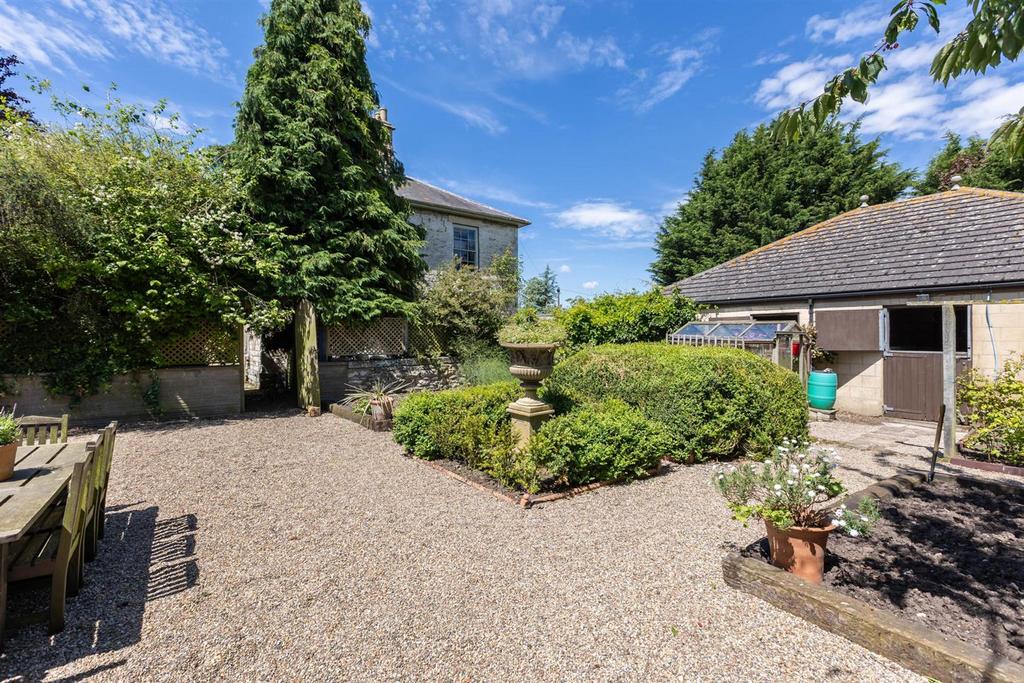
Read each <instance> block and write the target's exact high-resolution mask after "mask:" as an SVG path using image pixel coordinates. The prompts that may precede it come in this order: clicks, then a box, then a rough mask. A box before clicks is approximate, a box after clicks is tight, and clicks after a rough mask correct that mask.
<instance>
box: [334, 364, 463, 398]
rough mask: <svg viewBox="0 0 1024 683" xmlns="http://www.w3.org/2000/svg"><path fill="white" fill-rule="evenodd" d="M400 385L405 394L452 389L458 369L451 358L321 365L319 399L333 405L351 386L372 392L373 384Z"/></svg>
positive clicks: (349, 390) (456, 380) (456, 381)
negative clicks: (379, 382)
mask: <svg viewBox="0 0 1024 683" xmlns="http://www.w3.org/2000/svg"><path fill="white" fill-rule="evenodd" d="M378 380H380V381H382V382H385V383H390V382H396V381H401V382H405V383H406V384H408V387H407V388H406V389H405V391H419V390H440V389H450V388H452V387H455V386H457V385H458V382H459V370H458V366H457V365H456V364H455V363H454V362H453V361H452V360H451V359H450V358H436V359H429V360H425V359H419V358H381V359H371V360H348V361H330V362H325V361H321V362H320V396H321V398H322V400H323V401H325V402H326V403H334V402H336V401H338V400H340V399H342V398H344V396H345V394H346V393H350V392H351V389H350V388H349V385H351V386H356V387H360V388H369V387H370V386H371V385H372V384H373V383H374V382H376V381H378Z"/></svg>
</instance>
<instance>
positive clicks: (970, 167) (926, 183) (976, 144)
mask: <svg viewBox="0 0 1024 683" xmlns="http://www.w3.org/2000/svg"><path fill="white" fill-rule="evenodd" d="M957 175H958V176H961V177H962V178H963V180H962V181H961V183H962V184H963V185H966V186H970V187H984V188H988V189H991V190H1011V191H1014V192H1020V191H1021V190H1024V159H1022V158H1020V157H1017V158H1012V157H1011V156H1010V150H1009V149H1008V148H1007V146H1006V145H1005V144H1002V143H999V142H997V143H994V144H992V145H989V144H987V143H986V142H985V140H983V139H981V138H979V137H972V138H970V139H968V140H967V144H964V143H963V141H962V140H961V138H960V136H959V135H956V134H955V133H946V146H945V147H944V148H942V149H941V150H940V151H939V152H938V154H936V155H935V156H934V157H933V158H932V160H931V162H929V164H928V170H927V171H926V172H925V174H924V177H923V178H921V180H920V182H918V183H917V184H916V185H915V186H914V191H915V192H916V193H917V194H931V193H933V192H941V191H943V190H948V189H949V188H950V187H952V185H953V182H952V178H953V176H957Z"/></svg>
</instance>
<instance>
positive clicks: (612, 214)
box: [555, 200, 654, 240]
mask: <svg viewBox="0 0 1024 683" xmlns="http://www.w3.org/2000/svg"><path fill="white" fill-rule="evenodd" d="M555 221H556V223H557V224H558V225H560V226H562V227H567V228H574V229H576V230H586V231H592V232H595V233H597V234H598V235H601V236H603V237H609V238H612V239H616V240H625V239H630V238H636V237H639V236H646V235H650V234H651V233H652V232H653V229H654V219H653V218H652V217H651V216H650V214H647V213H645V212H643V211H641V210H639V209H634V208H632V207H629V206H626V205H623V204H620V203H618V202H613V201H608V200H594V201H586V202H580V203H578V204H575V205H574V206H571V207H569V208H568V209H565V210H564V211H560V212H559V213H558V214H556V215H555Z"/></svg>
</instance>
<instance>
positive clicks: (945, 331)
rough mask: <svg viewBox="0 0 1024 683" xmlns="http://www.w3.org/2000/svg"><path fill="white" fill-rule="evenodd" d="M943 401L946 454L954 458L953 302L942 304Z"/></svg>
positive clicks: (954, 335) (954, 326)
mask: <svg viewBox="0 0 1024 683" xmlns="http://www.w3.org/2000/svg"><path fill="white" fill-rule="evenodd" d="M942 403H943V405H944V406H945V415H944V416H943V417H944V420H943V423H942V429H943V432H944V434H945V439H944V441H945V444H944V445H945V448H944V454H945V456H946V457H947V458H952V457H955V456H956V309H955V308H954V307H953V304H942Z"/></svg>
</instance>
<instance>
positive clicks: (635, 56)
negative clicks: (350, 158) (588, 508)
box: [0, 0, 1024, 297]
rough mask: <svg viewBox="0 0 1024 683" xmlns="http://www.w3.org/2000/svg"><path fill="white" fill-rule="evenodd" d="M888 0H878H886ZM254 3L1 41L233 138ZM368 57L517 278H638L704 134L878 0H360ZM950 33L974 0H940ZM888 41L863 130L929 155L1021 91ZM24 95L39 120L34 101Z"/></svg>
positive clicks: (61, 1)
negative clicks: (948, 80)
mask: <svg viewBox="0 0 1024 683" xmlns="http://www.w3.org/2000/svg"><path fill="white" fill-rule="evenodd" d="M891 2H892V0H888V4H891ZM267 4H268V3H266V2H261V0H0V49H2V50H4V51H13V52H15V53H17V54H18V55H19V57H20V58H21V59H22V60H23V61H24V62H25V66H24V67H22V71H23V73H25V74H32V75H35V76H38V77H43V78H48V79H50V80H52V81H53V83H54V85H55V88H56V90H57V91H58V92H63V93H69V94H73V93H77V92H78V91H79V86H80V85H81V84H82V83H88V84H91V85H92V86H94V87H95V88H100V89H102V86H104V85H106V84H108V83H110V82H116V83H117V84H118V86H119V89H120V94H121V96H122V97H123V98H124V99H126V100H129V101H137V102H143V103H150V102H155V101H156V100H157V99H159V98H167V99H168V100H170V102H171V108H172V109H174V110H177V111H179V112H180V113H181V114H182V116H183V118H184V121H185V122H186V123H187V124H188V125H191V126H195V127H199V128H203V129H205V130H206V133H205V134H204V137H203V140H204V141H207V142H220V143H224V142H228V141H230V140H231V137H232V121H233V117H234V106H235V105H234V103H235V102H236V101H237V100H238V99H239V98H240V95H241V90H242V86H243V83H244V80H245V72H246V69H247V67H248V65H249V63H250V61H251V54H252V49H253V48H254V47H255V46H256V45H258V44H259V43H260V41H261V31H260V28H259V26H258V24H257V19H258V17H259V15H260V14H261V13H262V12H263V11H265V8H266V6H267ZM365 6H366V8H367V10H368V11H369V13H370V15H371V16H372V18H373V21H374V30H373V33H372V35H371V38H370V47H369V63H370V69H371V71H372V73H373V76H374V78H375V80H376V82H377V85H378V89H379V90H380V93H381V98H382V102H383V103H384V104H385V105H386V106H387V107H388V109H389V111H390V117H391V120H392V122H393V123H394V124H395V125H396V127H397V132H396V148H397V151H398V155H399V157H400V158H401V160H402V161H403V162H404V164H405V167H406V172H407V173H408V174H409V175H412V176H416V177H418V178H421V179H423V180H426V181H428V182H432V183H435V184H438V185H441V186H444V187H447V188H449V189H451V190H453V191H455V192H459V193H461V194H465V195H467V196H470V197H473V198H476V199H479V200H481V201H484V202H486V203H488V204H492V205H494V206H498V207H501V208H503V209H506V210H508V211H511V212H513V213H516V214H519V215H523V216H525V217H527V218H529V219H531V220H532V222H533V225H531V226H530V227H528V228H526V229H525V230H523V232H522V233H521V237H522V241H521V247H520V254H521V256H522V257H523V259H524V261H525V267H526V274H527V275H533V274H536V273H537V272H539V271H540V270H542V269H543V268H544V266H545V265H551V266H552V268H554V269H555V270H556V271H557V272H558V273H559V280H560V284H561V286H562V292H563V296H565V297H570V296H589V295H591V294H594V293H597V292H602V291H615V290H622V289H629V288H637V287H641V288H642V287H646V286H647V285H648V283H649V277H650V276H649V274H648V272H647V268H648V266H649V264H650V262H651V260H652V259H653V251H652V249H651V244H652V241H653V234H654V231H655V229H656V227H657V224H658V222H659V220H660V218H661V217H662V216H663V215H665V213H667V212H670V211H672V210H673V208H674V207H675V205H676V204H677V203H678V202H679V201H682V200H685V196H686V193H687V191H688V190H689V188H690V186H691V184H692V181H693V177H694V173H695V172H696V170H697V169H698V167H699V165H700V162H701V159H702V157H703V156H704V154H705V152H706V151H707V150H708V148H710V147H717V148H721V147H722V146H724V145H726V144H727V143H728V142H729V140H730V139H731V138H732V136H733V135H734V134H735V132H736V131H737V130H739V129H740V128H744V127H750V126H754V125H757V124H758V123H760V122H763V121H766V120H768V119H769V118H770V117H771V115H772V114H773V113H774V112H776V111H778V110H779V109H781V108H784V107H786V106H788V105H790V104H793V103H796V102H798V101H800V100H802V99H805V98H807V97H809V96H811V95H813V94H814V93H815V92H817V91H819V90H820V88H821V85H822V84H823V83H824V81H825V80H827V78H828V77H829V76H830V75H831V74H832V73H834V72H835V71H837V70H839V69H841V68H842V67H845V66H847V65H849V64H851V63H853V62H854V61H855V59H856V57H857V55H860V54H862V53H863V52H865V51H869V50H870V49H872V47H873V46H874V44H875V43H876V42H877V40H878V37H879V36H880V35H881V32H882V29H883V27H884V23H885V21H884V18H885V14H886V12H887V9H888V8H887V6H886V4H885V3H882V4H872V3H870V2H868V3H865V2H821V1H818V2H802V1H796V0H790V1H787V2H767V1H763V2H753V1H748V2H732V3H724V2H688V1H683V0H678V1H675V2H669V1H659V0H652V1H640V0H636V1H633V2H629V1H626V0H607V1H605V2H601V1H593V2H586V1H584V0H545V1H540V2H527V1H525V0H448V1H446V2H442V1H441V0H433V1H430V0H403V1H401V2H396V1H388V0H367V2H366V5H365ZM944 16H945V17H946V18H947V23H948V25H949V29H947V31H944V33H946V34H947V37H948V34H949V32H950V31H952V30H955V29H956V28H958V27H960V26H962V25H963V23H964V22H965V21H966V19H967V17H968V16H969V15H968V14H967V10H966V3H965V2H957V1H956V0H952V2H951V7H950V8H947V9H946V10H945V12H944ZM918 34H919V35H918V36H916V37H915V38H913V39H911V40H907V41H904V43H903V44H902V45H901V47H900V49H899V50H898V51H897V52H895V53H893V54H892V55H891V56H890V69H889V71H888V72H886V73H885V74H884V75H883V78H882V81H881V83H880V87H879V88H878V89H876V90H875V91H874V94H873V96H872V99H871V100H870V101H869V103H868V105H867V106H866V107H861V106H858V107H857V108H851V109H850V110H849V113H848V114H847V116H850V117H852V116H860V117H863V129H862V130H863V131H864V133H866V134H870V135H872V136H874V135H880V136H882V138H883V140H884V141H885V144H886V146H888V147H889V148H890V149H891V150H892V153H891V156H892V158H895V159H897V160H899V161H900V162H902V163H904V164H907V165H910V166H917V167H920V166H922V165H923V164H924V163H925V162H926V161H927V159H928V158H929V157H930V155H931V154H932V153H933V152H934V150H935V149H937V148H938V147H939V146H940V144H941V140H940V138H941V135H942V133H943V131H945V130H947V129H952V130H956V131H958V132H961V133H967V134H970V133H981V134H987V133H989V132H990V131H991V130H992V129H993V128H994V127H995V126H996V125H997V123H998V120H999V117H1000V116H1001V115H1004V114H1006V113H1009V112H1014V111H1016V110H1018V109H1019V108H1020V107H1021V106H1024V70H1022V68H1021V67H1020V66H1018V65H1010V66H1005V65H1004V66H1002V67H1000V68H999V69H997V70H996V71H995V72H992V73H990V74H988V75H986V76H982V77H978V78H969V79H963V80H962V81H961V82H958V83H957V84H956V85H955V86H954V87H952V88H950V89H943V88H941V87H940V86H936V85H934V84H932V83H931V82H930V79H929V78H928V75H927V72H928V64H929V63H930V58H931V56H932V55H933V54H934V52H935V48H936V47H937V45H938V44H939V40H940V39H939V38H936V37H935V35H934V34H933V33H929V32H926V31H925V30H920V29H919V31H918ZM33 106H34V107H35V108H36V110H37V111H39V112H40V114H41V115H42V116H43V117H44V118H46V117H47V113H46V104H45V102H43V101H41V98H39V100H38V101H35V102H33Z"/></svg>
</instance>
